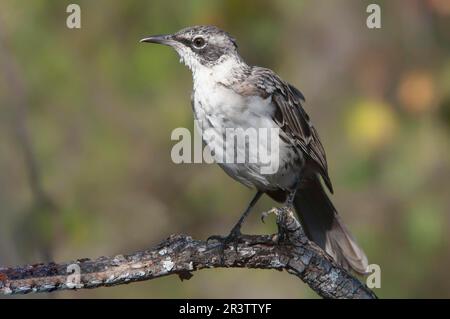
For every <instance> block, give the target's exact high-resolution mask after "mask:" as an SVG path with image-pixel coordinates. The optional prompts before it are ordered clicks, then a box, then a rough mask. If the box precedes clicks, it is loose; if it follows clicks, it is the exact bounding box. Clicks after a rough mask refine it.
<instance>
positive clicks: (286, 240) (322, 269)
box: [0, 209, 376, 299]
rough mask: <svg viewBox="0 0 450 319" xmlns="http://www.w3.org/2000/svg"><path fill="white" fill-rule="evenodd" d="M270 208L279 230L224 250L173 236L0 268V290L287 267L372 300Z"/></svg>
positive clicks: (330, 294) (287, 214) (294, 223)
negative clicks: (121, 249) (114, 250)
mask: <svg viewBox="0 0 450 319" xmlns="http://www.w3.org/2000/svg"><path fill="white" fill-rule="evenodd" d="M273 211H274V212H275V213H276V215H277V225H278V230H279V233H278V234H276V235H257V236H250V235H243V236H242V237H241V239H240V241H239V243H237V244H236V245H233V244H232V245H229V246H228V247H225V248H224V249H221V245H220V243H219V242H217V241H214V242H211V241H210V242H207V241H200V240H194V239H192V238H191V237H190V236H186V235H172V236H170V237H169V238H168V239H166V240H165V241H163V242H162V243H160V244H159V245H158V246H156V247H154V248H152V249H149V250H143V251H139V252H136V253H133V254H130V255H118V256H115V257H100V258H97V259H95V260H91V259H79V260H76V261H73V262H69V263H61V264H57V263H48V264H37V265H27V266H22V267H10V268H2V267H0V293H2V294H5V295H12V294H26V293H35V292H51V291H56V290H64V289H81V288H83V289H84V288H97V287H103V286H113V285H121V284H127V283H130V282H134V281H143V280H151V279H155V278H158V277H162V276H168V275H178V276H179V277H180V279H181V280H184V279H189V278H191V277H192V272H194V271H197V270H201V269H204V268H219V267H237V268H258V269H275V270H286V271H287V272H288V273H290V274H292V275H295V276H297V277H298V278H299V279H301V280H302V281H304V282H305V283H306V284H308V285H309V287H311V289H313V290H314V291H315V292H316V293H317V294H318V295H320V296H322V297H324V298H352V299H353V298H367V299H374V298H376V296H375V294H374V293H373V292H372V291H371V290H370V289H369V288H367V287H366V286H365V285H364V284H362V283H361V282H360V281H359V280H358V279H356V278H355V277H353V276H352V275H351V274H349V273H348V272H346V271H345V270H344V269H342V268H341V267H340V266H338V265H337V264H336V263H335V262H334V261H333V260H332V258H331V257H330V256H328V255H327V254H326V253H325V252H324V251H323V250H321V249H320V248H319V247H318V246H317V245H315V244H314V243H313V242H310V241H309V240H308V239H307V238H306V236H305V234H304V232H303V230H302V228H301V226H300V223H299V222H298V220H297V219H296V218H295V217H294V214H293V213H292V212H291V211H290V210H287V209H274V210H273ZM77 270H79V272H77ZM74 271H75V272H74Z"/></svg>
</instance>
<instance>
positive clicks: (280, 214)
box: [261, 204, 294, 243]
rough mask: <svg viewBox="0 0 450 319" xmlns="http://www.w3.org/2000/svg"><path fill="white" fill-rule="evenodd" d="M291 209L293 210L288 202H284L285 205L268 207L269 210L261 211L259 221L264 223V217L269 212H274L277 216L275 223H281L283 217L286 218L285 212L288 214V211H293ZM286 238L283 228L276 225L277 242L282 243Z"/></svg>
mask: <svg viewBox="0 0 450 319" xmlns="http://www.w3.org/2000/svg"><path fill="white" fill-rule="evenodd" d="M293 211H294V207H293V206H292V205H290V204H286V205H285V206H282V207H274V208H272V209H270V210H269V211H266V212H262V213H261V221H262V222H263V223H265V220H266V218H267V217H268V216H269V215H270V214H274V215H275V216H276V217H277V224H278V225H280V224H283V220H284V218H286V216H287V214H289V212H293ZM286 238H287V234H286V232H285V230H284V228H282V227H278V233H277V242H278V243H282V242H284V241H285V240H286Z"/></svg>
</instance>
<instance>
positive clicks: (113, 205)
mask: <svg viewBox="0 0 450 319" xmlns="http://www.w3.org/2000/svg"><path fill="white" fill-rule="evenodd" d="M71 2H76V3H79V4H80V5H81V9H82V28H81V29H80V30H69V29H68V28H66V26H65V20H66V17H67V13H66V6H67V4H69V3H71ZM372 2H373V1H372ZM376 2H377V3H379V4H380V5H381V6H382V28H381V29H380V30H369V29H367V28H366V26H365V20H366V17H367V13H366V10H365V9H366V6H367V4H369V3H370V2H369V1H360V0H351V1H347V0H346V1H344V0H339V1H328V0H320V1H317V0H316V1H294V0H282V1H269V0H263V1H256V0H255V1H237V0H232V1H216V0H214V1H206V0H195V1H139V0H132V1H119V0H115V1H107V0H97V1H87V0H86V1H50V0H35V1H24V0H19V1H17V0H15V1H13V0H4V1H2V2H1V4H0V31H1V33H0V34H1V35H2V41H3V42H4V43H2V44H1V45H0V49H1V50H2V51H4V52H0V57H1V58H2V59H3V60H0V61H3V62H1V63H2V64H1V65H2V69H3V70H4V66H5V65H10V64H12V65H15V67H14V68H13V69H14V70H13V74H15V76H16V77H18V78H19V82H20V83H21V84H22V86H21V87H19V90H18V91H17V90H14V89H13V86H12V85H11V83H12V82H11V77H10V74H9V75H8V74H7V72H2V73H3V75H4V76H0V221H1V222H0V264H2V265H13V264H19V263H20V264H22V263H34V262H38V261H41V260H44V259H45V258H50V256H51V257H52V258H53V259H55V260H58V261H61V260H66V259H69V260H70V259H74V258H78V257H95V256H98V255H107V254H116V253H124V252H127V251H134V250H137V249H141V248H143V247H147V246H151V245H153V244H155V243H157V242H158V241H159V240H161V239H163V238H165V237H166V236H167V235H169V234H170V233H174V232H184V233H189V234H192V235H194V236H195V237H199V238H205V237H206V236H208V235H211V234H217V233H226V232H227V231H228V230H229V229H230V227H231V226H232V224H233V223H234V221H235V220H236V219H237V218H238V216H239V214H240V212H241V211H242V209H243V208H244V207H245V205H246V204H247V201H248V200H249V199H250V196H251V191H250V190H247V189H246V188H244V187H243V186H240V185H238V184H237V183H235V182H234V181H232V180H231V179H230V178H229V177H227V176H226V175H225V174H224V173H223V172H222V171H221V170H220V169H219V168H218V167H216V166H213V165H200V164H191V165H189V164H185V165H176V164H174V163H173V162H172V161H171V159H170V150H171V147H172V146H173V144H174V143H175V142H174V141H171V140H170V134H171V131H172V130H173V129H174V128H176V127H188V128H190V129H192V127H193V119H192V114H191V108H190V105H189V97H190V90H191V77H190V74H189V72H188V70H187V69H186V68H185V67H184V66H182V65H180V64H178V63H177V61H178V58H177V56H176V54H175V53H174V52H172V51H171V50H169V49H168V48H166V47H158V46H149V45H142V44H139V43H138V40H139V39H140V38H142V37H144V36H147V35H151V34H159V33H169V32H174V31H176V30H178V29H180V28H182V27H185V26H188V25H195V24H215V25H218V26H219V27H222V28H224V29H226V30H227V31H229V32H230V33H232V34H233V35H234V36H235V37H236V38H237V40H238V44H239V48H240V52H241V54H242V55H243V56H244V57H245V59H246V60H247V61H248V62H249V63H251V64H258V65H263V66H266V67H270V68H273V69H274V70H276V71H277V72H278V73H280V74H281V75H282V77H283V78H285V79H286V80H288V81H289V82H291V83H292V84H294V85H295V86H297V87H298V88H299V89H300V90H302V91H303V93H304V94H305V96H306V99H307V103H306V106H305V107H306V109H307V111H308V113H309V114H310V115H311V117H312V119H313V122H314V123H315V125H316V127H317V128H318V130H319V132H320V135H321V138H322V141H323V143H324V146H325V148H326V150H327V156H328V162H329V166H330V175H331V177H332V180H333V182H334V188H335V190H336V194H335V195H334V196H333V200H334V202H335V204H336V206H337V207H338V210H339V211H340V213H341V214H342V215H343V218H344V220H345V221H346V223H347V224H348V225H349V227H350V228H351V229H352V231H353V232H354V234H355V236H356V237H357V238H358V240H359V241H360V242H361V245H362V246H363V247H364V248H365V249H366V251H367V254H368V256H369V259H370V262H372V263H377V264H379V265H381V269H382V288H381V289H379V290H378V291H377V293H378V294H379V295H380V296H381V297H450V285H449V283H450V275H449V274H448V271H447V269H448V268H449V267H450V249H449V235H448V233H449V232H448V231H447V230H448V228H449V223H450V220H449V212H450V193H449V189H450V165H449V164H450V163H449V162H450V148H449V134H450V54H449V53H450V6H449V4H448V3H449V2H448V1H446V0H427V1H407V0H402V1H376ZM18 95H20V98H23V99H24V100H25V102H24V103H25V105H26V108H25V112H24V114H22V113H20V112H17V103H16V102H17V101H18ZM20 123H23V124H24V125H25V127H26V129H27V131H28V134H29V137H30V141H31V145H32V148H33V152H34V159H35V161H36V163H37V167H38V170H39V172H40V179H41V181H40V182H41V184H42V187H43V189H44V190H45V193H46V196H48V198H49V201H48V202H47V201H39V200H36V196H35V194H33V193H32V192H31V190H30V182H29V178H28V177H27V167H26V165H27V164H26V162H25V161H24V154H23V153H24V152H23V145H21V140H20V138H17V135H18V132H20V131H19V130H18V126H19V125H20ZM272 205H274V203H273V202H271V201H270V200H268V199H265V200H264V201H262V202H261V203H260V204H259V205H258V210H259V211H263V210H266V209H268V208H270V207H271V206H272ZM273 224H274V223H273V220H268V222H267V224H266V225H263V224H261V223H260V222H259V218H258V216H257V213H254V214H253V215H252V217H251V218H250V219H249V221H248V223H247V224H246V225H245V231H246V232H249V233H251V232H253V233H256V232H272V231H274V230H275V229H274V225H273ZM57 296H59V297H63V296H64V297H67V296H72V297H74V296H83V297H295V298H297V297H313V296H314V294H313V293H312V292H310V291H309V290H308V288H307V287H306V286H305V285H303V284H301V283H300V282H298V281H297V280H292V278H291V277H290V276H289V275H288V274H285V273H274V272H268V271H256V270H223V271H222V270H212V271H203V272H200V273H197V274H195V276H194V277H193V278H192V279H191V280H190V281H188V282H183V283H180V282H179V280H178V279H177V278H165V279H160V280H156V281H151V282H147V283H138V284H133V285H130V286H126V287H115V288H105V289H98V290H94V291H80V292H76V293H72V292H65V293H58V294H57Z"/></svg>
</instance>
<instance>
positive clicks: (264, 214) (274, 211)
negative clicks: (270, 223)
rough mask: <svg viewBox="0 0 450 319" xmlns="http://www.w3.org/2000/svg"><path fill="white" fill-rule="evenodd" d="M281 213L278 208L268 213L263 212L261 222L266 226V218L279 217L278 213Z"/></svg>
mask: <svg viewBox="0 0 450 319" xmlns="http://www.w3.org/2000/svg"><path fill="white" fill-rule="evenodd" d="M279 211H280V208H277V207H273V208H272V209H270V210H268V211H266V212H262V213H261V221H262V222H263V223H264V224H265V223H266V218H267V217H268V216H269V215H270V214H275V215H277V216H278V213H279Z"/></svg>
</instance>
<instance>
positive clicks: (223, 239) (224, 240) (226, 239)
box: [206, 229, 242, 260]
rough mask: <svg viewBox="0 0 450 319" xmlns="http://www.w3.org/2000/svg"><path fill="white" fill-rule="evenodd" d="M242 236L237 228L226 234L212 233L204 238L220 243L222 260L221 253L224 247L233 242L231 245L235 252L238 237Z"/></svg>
mask: <svg viewBox="0 0 450 319" xmlns="http://www.w3.org/2000/svg"><path fill="white" fill-rule="evenodd" d="M241 236H242V233H241V231H240V230H239V229H233V230H232V231H231V232H230V233H229V234H228V236H221V235H212V236H209V237H208V239H206V242H207V243H208V242H210V241H212V240H215V241H218V242H219V243H220V250H221V255H222V260H223V254H224V251H225V248H226V247H228V246H229V245H230V244H233V245H232V247H233V249H234V251H236V252H237V246H238V244H239V242H240V238H241Z"/></svg>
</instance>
